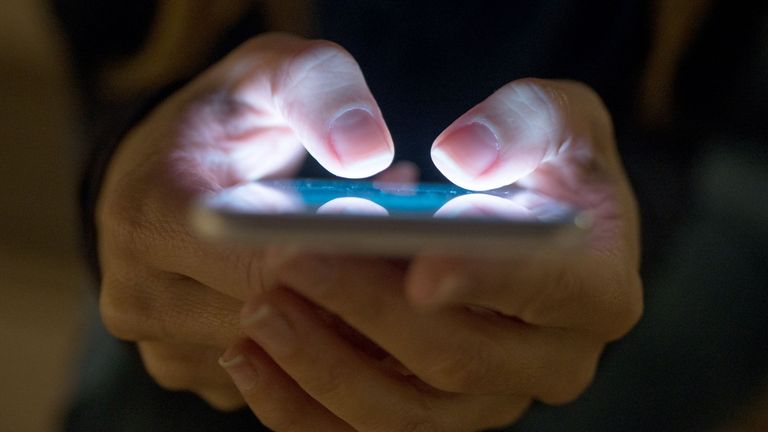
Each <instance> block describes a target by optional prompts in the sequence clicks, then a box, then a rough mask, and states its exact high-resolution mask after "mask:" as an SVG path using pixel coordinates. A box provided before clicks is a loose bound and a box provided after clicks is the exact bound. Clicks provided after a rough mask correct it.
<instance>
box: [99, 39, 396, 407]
mask: <svg viewBox="0 0 768 432" xmlns="http://www.w3.org/2000/svg"><path fill="white" fill-rule="evenodd" d="M305 149H306V150H307V151H308V152H309V153H310V154H312V155H313V156H314V157H315V158H316V159H317V160H318V161H319V162H320V163H321V164H322V165H323V166H324V167H326V168H327V169H328V170H329V171H331V172H333V173H334V174H337V175H341V176H345V177H362V176H369V175H372V174H374V173H376V172H379V171H381V170H382V169H384V168H386V167H387V166H388V165H389V163H390V162H391V160H392V157H393V145H392V140H391V138H390V136H389V132H388V131H387V128H386V126H385V125H384V121H383V119H382V117H381V113H380V112H379V109H378V107H377V105H376V102H375V101H374V99H373V97H372V96H371V94H370V91H369V90H368V88H367V86H366V85H365V82H364V80H363V77H362V74H361V72H360V69H359V67H358V66H357V64H356V63H355V61H354V60H353V59H352V58H351V56H350V55H349V54H348V53H346V52H345V51H344V50H342V49H341V48H339V47H338V46H336V45H334V44H331V43H329V42H321V41H308V40H304V39H300V38H296V37H292V36H287V35H267V36H262V37H259V38H256V39H253V40H251V41H249V42H247V43H245V44H244V45H242V46H241V47H240V48H238V49H237V50H235V51H234V52H233V53H232V54H231V55H229V56H228V57H227V58H225V59H224V60H222V61H221V62H220V63H218V64H217V65H215V66H214V67H212V68H211V69H210V70H208V71H207V72H205V73H204V74H203V75H201V76H200V77H199V78H198V79H196V80H195V81H193V82H192V83H191V84H189V85H188V86H186V87H185V88H184V89H183V90H181V91H179V92H178V93H176V94H175V95H174V96H172V97H171V98H170V99H168V100H167V101H165V102H164V103H163V104H162V105H160V106H159V107H158V108H157V109H155V110H154V112H152V113H151V114H150V115H149V116H148V117H147V118H146V119H145V120H144V121H143V122H142V123H141V124H140V125H138V126H137V127H136V128H135V129H133V130H132V131H131V132H130V133H129V134H128V136H127V137H126V138H125V140H124V141H123V142H122V143H121V145H120V147H119V149H118V152H117V154H116V155H115V156H114V158H113V160H112V162H111V165H110V167H109V171H108V176H107V178H106V180H105V183H104V185H103V190H102V193H101V195H100V199H99V202H98V208H97V220H98V222H97V228H98V233H99V256H100V262H101V265H102V274H103V280H102V282H101V297H100V309H101V313H102V317H103V320H104V323H105V324H106V326H107V328H108V329H109V330H110V331H111V332H112V333H113V334H115V335H116V336H118V337H120V338H122V339H126V340H130V341H136V342H138V344H137V345H138V349H139V351H140V353H141V356H142V359H143V361H144V364H145V366H146V368H147V370H148V371H149V373H150V374H151V375H152V376H153V377H154V379H155V380H156V381H157V382H158V383H159V384H160V385H162V386H163V387H166V388H169V389H175V390H190V391H193V392H196V393H197V394H199V395H200V396H202V397H203V398H204V399H206V400H207V401H208V402H210V403H211V404H212V405H213V406H215V407H218V408H221V409H233V408H237V407H239V406H241V405H242V404H243V401H242V397H241V396H240V393H239V392H238V391H237V389H236V388H235V387H234V386H233V384H232V382H231V380H230V378H229V377H228V376H227V375H226V374H225V373H224V371H222V370H221V368H220V367H219V366H218V364H217V359H218V358H219V356H220V354H221V353H222V352H223V351H224V349H225V348H226V347H227V346H228V345H230V344H231V343H232V342H233V341H234V340H235V339H236V338H237V336H238V334H239V331H240V329H239V322H238V318H237V317H238V312H239V311H240V309H241V308H242V305H243V300H244V299H245V298H246V295H247V294H250V293H252V292H258V291H259V290H260V286H259V276H258V275H259V272H260V270H259V269H260V267H261V253H259V252H258V251H253V250H249V249H245V248H232V247H226V248H224V247H216V246H212V245H210V244H207V243H202V242H200V241H198V240H197V239H196V238H195V237H193V236H192V235H190V233H189V232H188V230H187V227H186V213H187V209H188V207H189V205H190V203H191V202H192V201H193V200H195V199H197V198H198V197H200V196H201V195H203V194H206V193H211V192H215V191H217V190H220V189H221V188H223V187H227V186H231V185H234V184H238V183H241V182H244V181H247V180H250V179H256V178H263V177H268V176H271V177H277V176H287V175H291V174H292V173H293V172H295V170H296V167H297V166H298V164H299V163H300V162H301V159H302V158H303V156H304V153H305Z"/></svg>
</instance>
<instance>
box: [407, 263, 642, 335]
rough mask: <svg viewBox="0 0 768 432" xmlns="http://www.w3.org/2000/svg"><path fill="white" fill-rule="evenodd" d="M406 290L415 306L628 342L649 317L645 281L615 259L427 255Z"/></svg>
mask: <svg viewBox="0 0 768 432" xmlns="http://www.w3.org/2000/svg"><path fill="white" fill-rule="evenodd" d="M406 291H407V293H408V296H409V298H410V299H411V301H412V302H413V303H414V304H419V305H428V306H432V307H435V306H443V307H444V306H450V305H475V306H481V307H485V308H488V309H491V310H494V311H498V312H500V313H502V314H505V315H508V316H515V317H518V318H520V319H521V320H523V321H524V322H527V323H530V324H534V325H538V326H545V327H559V328H567V329H575V330H580V331H586V332H589V333H590V334H593V335H595V336H598V337H599V338H601V339H602V340H606V341H608V340H614V339H618V338H619V337H621V336H623V335H624V334H625V333H626V332H627V331H629V329H630V328H631V327H632V326H634V324H635V323H636V322H637V321H638V320H639V317H640V315H641V312H642V297H641V292H642V290H641V289H640V279H639V277H638V276H637V274H636V273H634V272H631V271H630V270H629V269H627V268H626V266H624V265H623V264H622V263H621V262H619V259H618V258H617V257H615V256H610V255H601V254H597V253H595V252H593V251H587V252H585V253H584V254H580V255H578V256H568V257H562V258H552V257H549V258H541V257H531V258H519V259H509V260H501V259H499V260H477V259H468V258H451V257H445V256H440V255H426V254H425V255H422V256H419V257H417V258H415V259H414V260H413V262H412V265H411V268H410V272H409V275H408V280H407V283H406Z"/></svg>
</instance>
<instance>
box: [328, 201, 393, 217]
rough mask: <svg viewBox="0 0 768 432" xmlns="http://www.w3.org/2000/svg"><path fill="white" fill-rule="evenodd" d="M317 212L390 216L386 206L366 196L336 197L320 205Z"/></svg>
mask: <svg viewBox="0 0 768 432" xmlns="http://www.w3.org/2000/svg"><path fill="white" fill-rule="evenodd" d="M317 214H345V215H346V214H352V215H365V216H389V212H388V211H387V209H385V208H384V207H382V206H380V205H378V204H376V203H375V202H373V201H370V200H367V199H365V198H357V197H343V198H335V199H332V200H330V201H328V202H327V203H325V204H323V205H322V206H320V208H318V209H317Z"/></svg>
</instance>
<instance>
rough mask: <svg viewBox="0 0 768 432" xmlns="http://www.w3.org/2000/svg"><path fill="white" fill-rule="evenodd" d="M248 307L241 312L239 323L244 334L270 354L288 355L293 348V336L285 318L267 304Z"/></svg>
mask: <svg viewBox="0 0 768 432" xmlns="http://www.w3.org/2000/svg"><path fill="white" fill-rule="evenodd" d="M249 305H250V304H249ZM249 305H246V307H245V309H244V310H243V317H244V318H243V319H242V321H241V324H242V326H243V330H244V331H245V333H246V334H247V335H248V336H249V337H250V338H251V339H253V340H254V341H255V342H256V343H258V344H259V345H261V346H262V348H264V349H265V350H267V351H268V352H269V353H270V354H275V355H286V354H288V353H290V352H291V350H292V349H293V348H294V344H295V335H294V331H293V328H291V326H290V324H288V321H287V320H286V318H285V316H284V315H283V314H281V313H280V312H279V311H278V310H277V309H275V308H274V306H272V305H270V304H267V303H260V304H259V305H258V306H255V307H249Z"/></svg>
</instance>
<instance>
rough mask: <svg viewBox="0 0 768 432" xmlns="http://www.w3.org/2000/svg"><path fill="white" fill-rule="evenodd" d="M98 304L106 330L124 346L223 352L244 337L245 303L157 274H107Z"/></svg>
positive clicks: (196, 283)
mask: <svg viewBox="0 0 768 432" xmlns="http://www.w3.org/2000/svg"><path fill="white" fill-rule="evenodd" d="M99 302H100V312H101V316H102V320H103V322H104V324H105V326H106V327H107V329H108V330H109V331H110V333H112V334H113V335H115V336H116V337H118V338H120V339H124V340H130V341H148V340H152V341H165V342H175V343H188V344H200V345H205V346H209V347H215V348H218V349H220V350H222V349H224V348H225V347H227V346H229V344H231V343H232V341H233V340H234V339H235V338H236V336H237V335H238V333H239V322H238V318H237V317H238V313H239V311H240V309H241V308H242V302H239V301H237V300H235V299H232V298H230V297H228V296H226V295H224V294H221V293H219V292H217V291H215V290H213V289H211V288H209V287H207V286H205V285H203V284H200V283H199V282H197V281H195V280H193V279H189V278H186V277H182V276H179V275H169V274H166V273H163V272H157V271H152V270H144V271H136V270H134V271H133V272H121V271H109V272H105V277H104V280H103V282H102V291H101V295H100V298H99Z"/></svg>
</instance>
